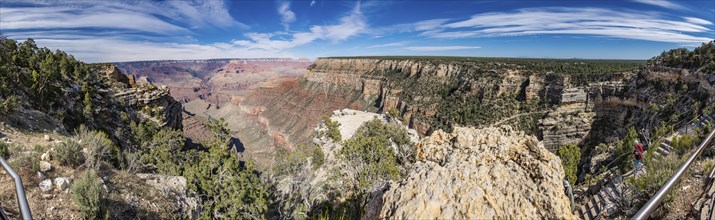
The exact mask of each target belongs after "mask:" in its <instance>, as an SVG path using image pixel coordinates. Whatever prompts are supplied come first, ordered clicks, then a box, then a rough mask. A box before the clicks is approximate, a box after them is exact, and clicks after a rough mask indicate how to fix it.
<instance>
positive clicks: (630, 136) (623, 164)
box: [616, 128, 638, 173]
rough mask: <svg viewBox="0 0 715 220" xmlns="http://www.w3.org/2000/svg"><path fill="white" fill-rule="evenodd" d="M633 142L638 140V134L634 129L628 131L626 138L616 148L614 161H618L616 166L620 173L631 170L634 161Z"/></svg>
mask: <svg viewBox="0 0 715 220" xmlns="http://www.w3.org/2000/svg"><path fill="white" fill-rule="evenodd" d="M634 140H638V133H636V130H635V129H634V128H630V129H628V133H627V134H626V137H624V138H623V139H622V140H621V143H620V144H619V146H618V148H616V156H617V157H618V158H616V160H618V162H617V164H618V168H619V170H620V171H621V172H624V173H625V172H626V171H627V170H630V169H631V168H633V164H634V163H635V159H634V158H633V149H634V147H635V146H634V145H633V141H634Z"/></svg>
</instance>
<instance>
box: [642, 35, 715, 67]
mask: <svg viewBox="0 0 715 220" xmlns="http://www.w3.org/2000/svg"><path fill="white" fill-rule="evenodd" d="M648 63H649V64H651V65H654V64H658V65H663V66H667V67H673V68H684V69H691V70H695V71H699V72H703V73H710V74H715V41H710V42H708V43H703V44H702V45H700V46H699V47H697V48H695V49H694V50H692V51H689V50H688V49H685V48H678V49H673V50H669V51H664V52H663V53H661V54H660V56H657V57H654V58H653V59H651V60H649V61H648Z"/></svg>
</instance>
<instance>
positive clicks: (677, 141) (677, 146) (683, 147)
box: [670, 134, 697, 155]
mask: <svg viewBox="0 0 715 220" xmlns="http://www.w3.org/2000/svg"><path fill="white" fill-rule="evenodd" d="M696 139H697V138H696V137H694V136H693V135H691V134H685V135H683V136H680V137H674V138H673V140H672V141H670V146H671V147H673V149H674V150H675V152H677V153H678V154H679V155H680V154H683V153H685V151H687V150H688V149H690V148H691V147H692V146H693V144H695V143H696V142H697V140H696Z"/></svg>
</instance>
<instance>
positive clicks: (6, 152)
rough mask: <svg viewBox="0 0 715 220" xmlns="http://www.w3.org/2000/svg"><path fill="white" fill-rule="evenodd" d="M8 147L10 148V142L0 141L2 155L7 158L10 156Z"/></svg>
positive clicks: (0, 154)
mask: <svg viewBox="0 0 715 220" xmlns="http://www.w3.org/2000/svg"><path fill="white" fill-rule="evenodd" d="M8 148H10V144H8V143H5V142H3V141H0V157H2V158H5V159H7V157H8V156H10V151H9V150H8Z"/></svg>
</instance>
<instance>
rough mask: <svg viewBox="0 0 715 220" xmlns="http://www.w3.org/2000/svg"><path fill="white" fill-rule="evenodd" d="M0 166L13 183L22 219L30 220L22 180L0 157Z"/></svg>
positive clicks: (28, 206)
mask: <svg viewBox="0 0 715 220" xmlns="http://www.w3.org/2000/svg"><path fill="white" fill-rule="evenodd" d="M0 164H1V165H2V168H3V169H5V171H6V172H7V173H8V174H10V177H12V179H13V180H14V181H15V195H16V197H17V204H18V206H20V213H21V214H22V219H26V220H27V219H29V220H32V212H30V205H28V203H27V197H26V196H25V189H24V188H23V187H22V179H21V178H20V175H17V173H16V172H15V170H13V169H12V167H10V164H8V163H7V161H5V159H3V158H2V157H0Z"/></svg>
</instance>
